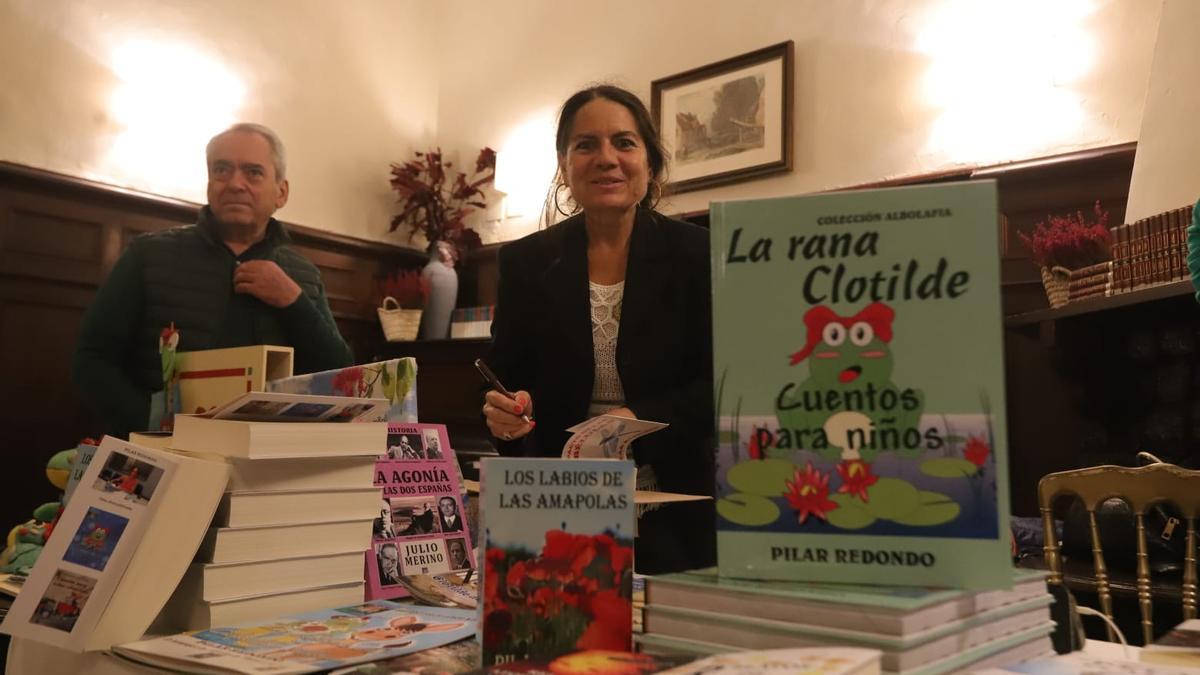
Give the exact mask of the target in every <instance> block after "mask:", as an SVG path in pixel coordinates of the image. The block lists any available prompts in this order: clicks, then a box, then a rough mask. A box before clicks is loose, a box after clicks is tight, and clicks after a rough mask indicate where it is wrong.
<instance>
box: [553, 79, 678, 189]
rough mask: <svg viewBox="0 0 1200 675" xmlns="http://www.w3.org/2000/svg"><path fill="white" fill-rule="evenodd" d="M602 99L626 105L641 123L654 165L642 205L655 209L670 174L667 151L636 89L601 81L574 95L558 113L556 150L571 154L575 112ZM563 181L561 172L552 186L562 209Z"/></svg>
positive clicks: (650, 158) (647, 157) (637, 122)
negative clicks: (568, 146) (631, 90)
mask: <svg viewBox="0 0 1200 675" xmlns="http://www.w3.org/2000/svg"><path fill="white" fill-rule="evenodd" d="M598 98H603V99H606V100H609V101H612V102H613V103H618V104H620V105H622V106H624V107H625V109H626V110H628V111H629V114H630V115H632V116H633V121H634V123H635V124H637V131H638V135H640V136H641V137H642V142H643V143H645V145H646V159H647V161H648V163H649V164H650V185H649V187H648V188H647V190H646V196H644V197H642V201H641V202H640V205H641V206H643V207H645V208H648V209H651V208H654V206H655V204H657V203H658V200H659V198H660V197H662V186H663V182H664V181H665V180H666V174H667V153H666V151H665V150H664V149H663V144H662V137H661V136H660V135H659V133H658V127H656V126H655V125H654V120H653V119H652V118H651V117H650V111H649V110H647V109H646V105H645V104H644V103H642V99H640V98H638V97H637V96H636V95H635V94H634V93H633V92H630V91H627V90H625V89H622V88H620V87H616V86H613V85H611V84H599V85H596V86H593V87H588V88H587V89H581V90H579V91H577V92H575V93H574V94H572V95H571V97H570V98H568V99H567V100H566V102H564V103H563V105H562V109H561V110H559V112H558V130H557V131H556V132H555V134H554V148H555V150H557V151H558V154H559V155H565V154H567V144H568V143H569V142H570V140H571V138H570V137H571V128H572V127H573V126H574V125H575V115H576V114H577V113H578V112H579V109H580V108H582V107H583V106H585V105H587V104H588V103H591V102H592V101H595V100H596V99H598ZM562 180H563V178H562V176H561V175H559V176H557V177H556V179H555V185H554V187H553V188H552V189H553V191H554V204H555V208H557V209H558V210H559V211H560V212H562V209H561V208H560V207H558V198H557V193H558V190H560V189H561V188H562V186H563V185H564V184H563V182H562Z"/></svg>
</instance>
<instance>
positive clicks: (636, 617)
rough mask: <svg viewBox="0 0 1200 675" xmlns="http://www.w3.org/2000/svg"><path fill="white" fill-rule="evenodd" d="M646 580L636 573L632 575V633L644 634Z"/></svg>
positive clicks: (643, 576) (642, 575) (645, 577)
mask: <svg viewBox="0 0 1200 675" xmlns="http://www.w3.org/2000/svg"><path fill="white" fill-rule="evenodd" d="M647 578H648V577H647V576H646V575H645V574H638V573H636V572H634V574H633V595H632V598H631V600H632V604H633V632H635V633H643V632H645V621H644V620H645V618H646V579H647Z"/></svg>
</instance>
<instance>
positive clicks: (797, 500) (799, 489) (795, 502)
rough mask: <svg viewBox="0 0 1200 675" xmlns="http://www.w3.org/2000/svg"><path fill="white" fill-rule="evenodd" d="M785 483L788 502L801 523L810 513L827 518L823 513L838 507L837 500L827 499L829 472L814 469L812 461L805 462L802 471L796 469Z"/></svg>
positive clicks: (823, 518) (822, 518)
mask: <svg viewBox="0 0 1200 675" xmlns="http://www.w3.org/2000/svg"><path fill="white" fill-rule="evenodd" d="M786 485H787V488H788V492H787V493H785V494H786V496H787V500H788V504H791V506H792V508H793V509H795V510H796V519H797V520H799V521H800V524H801V525H803V524H804V521H805V520H808V517H809V516H810V515H813V516H816V517H817V518H820V519H821V520H827V519H826V517H825V514H827V513H829V512H830V511H832V510H834V509H836V508H837V507H838V505H837V502H833V501H830V500H829V474H827V473H821V472H820V471H817V470H816V469H814V468H813V465H812V462H806V463H805V465H804V471H800V470H799V469H796V473H795V475H794V476H793V477H792V480H790V481H787V483H786Z"/></svg>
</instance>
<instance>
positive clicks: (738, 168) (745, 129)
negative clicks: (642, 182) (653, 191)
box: [650, 40, 793, 193]
mask: <svg viewBox="0 0 1200 675" xmlns="http://www.w3.org/2000/svg"><path fill="white" fill-rule="evenodd" d="M792 51H793V50H792V41H791V40H789V41H787V42H781V43H779V44H777V45H771V46H770V47H766V48H763V49H759V50H757V51H753V52H750V53H748V54H742V55H741V56H735V57H733V58H730V59H725V60H724V61H718V62H717V63H713V64H709V65H707V66H702V67H700V68H693V69H692V70H689V71H687V72H683V73H679V74H677V75H671V76H670V77H664V78H660V79H657V80H655V81H654V82H652V83H651V84H650V96H651V108H652V112H653V114H654V119H655V121H656V122H657V123H658V128H659V130H660V131H661V133H662V139H663V143H664V145H665V146H666V150H667V156H668V157H669V158H670V164H671V183H670V184H668V186H667V188H668V190H670V191H672V192H677V193H678V192H687V191H690V190H699V189H701V188H709V187H713V186H716V185H724V184H726V183H734V182H738V181H743V180H747V179H750V178H758V177H760V176H765V175H768V174H773V173H781V172H787V171H791V170H792Z"/></svg>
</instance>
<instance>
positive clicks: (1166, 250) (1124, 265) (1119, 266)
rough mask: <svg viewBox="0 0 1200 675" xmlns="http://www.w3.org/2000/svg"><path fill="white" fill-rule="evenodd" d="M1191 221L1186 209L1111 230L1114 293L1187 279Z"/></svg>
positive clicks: (1190, 213) (1189, 213)
mask: <svg viewBox="0 0 1200 675" xmlns="http://www.w3.org/2000/svg"><path fill="white" fill-rule="evenodd" d="M1191 222H1192V207H1191V206H1183V207H1180V208H1178V209H1172V210H1171V211H1164V212H1163V213H1159V214H1156V215H1153V216H1150V217H1149V218H1143V219H1141V220H1138V221H1136V222H1133V223H1125V224H1124V225H1118V226H1116V227H1113V228H1110V234H1111V237H1112V257H1113V270H1112V277H1113V290H1112V293H1111V294H1114V295H1115V294H1117V293H1126V292H1129V291H1135V290H1137V289H1139V288H1144V287H1146V286H1152V285H1154V284H1160V283H1167V282H1171V281H1179V280H1181V279H1186V278H1188V267H1187V256H1188V250H1187V228H1188V225H1190V224H1191Z"/></svg>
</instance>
